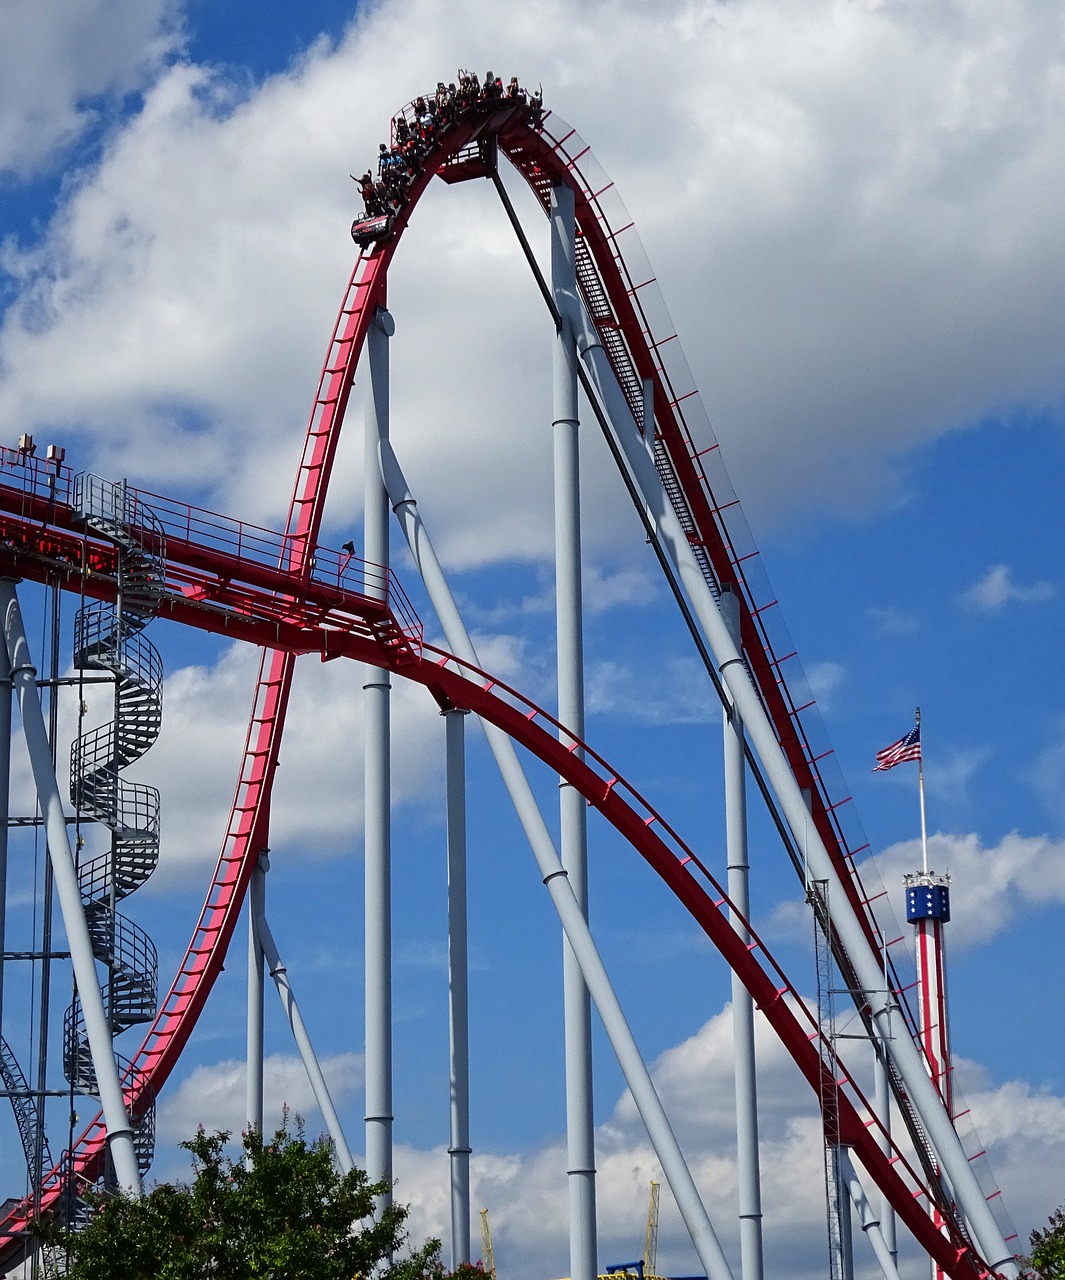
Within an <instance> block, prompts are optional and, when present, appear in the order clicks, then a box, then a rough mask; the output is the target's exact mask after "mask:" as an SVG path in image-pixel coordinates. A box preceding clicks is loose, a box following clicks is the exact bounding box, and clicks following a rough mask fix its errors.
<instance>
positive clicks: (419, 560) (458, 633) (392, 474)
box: [381, 441, 733, 1280]
mask: <svg viewBox="0 0 1065 1280" xmlns="http://www.w3.org/2000/svg"><path fill="white" fill-rule="evenodd" d="M381 470H382V474H383V476H384V478H385V485H386V487H387V489H388V494H389V498H390V500H391V503H392V509H393V510H394V511H395V513H396V516H397V517H398V519H399V522H400V525H401V526H402V528H403V532H404V535H405V536H406V539H407V545H408V546H409V547H410V550H411V554H412V555H413V557H414V562H415V564H416V565H417V567H418V571H419V573H420V574H421V578H422V581H423V583H424V584H425V588H426V591H427V592H428V594H429V598H430V600H431V601H432V604H433V608H434V609H435V610H436V614H437V617H438V618H439V620H440V625H441V626H442V627H443V630H444V635H445V636H446V637H447V642H448V645H449V647H450V649H451V652H452V653H454V654H455V655H456V656H457V657H459V658H461V659H463V661H465V662H470V663H473V664H474V665H479V664H478V662H477V653H476V650H475V649H474V647H473V644H472V643H471V641H470V637H469V634H468V633H467V631H466V627H465V625H464V624H463V621H462V618H461V617H460V615H459V612H458V609H457V608H456V607H455V600H454V597H453V596H452V594H451V590H450V588H449V587H448V584H447V580H446V579H445V577H444V573H443V570H442V569H441V567H440V561H439V560H438V559H437V557H436V552H435V551H434V550H433V545H432V543H431V542H430V540H429V537H428V534H427V533H426V531H425V526H424V524H423V523H422V519H421V516H420V515H419V514H418V507H417V503H416V502H415V500H414V498H413V496H412V495H411V492H410V490H409V488H408V487H407V482H406V480H405V479H404V476H403V472H402V470H401V469H400V466H399V462H398V460H397V459H396V455H395V453H394V452H393V451H392V446H391V445H390V444H389V443H388V441H382V442H381ZM481 723H482V725H483V727H484V733H485V737H486V738H487V740H488V745H489V747H490V748H491V751H492V754H493V756H494V757H495V761H496V765H497V766H498V768H499V772H500V774H501V776H502V778H503V783H504V785H505V786H506V788H507V791H508V793H509V794H510V798H511V802H512V803H513V805H514V809H515V812H516V813H517V815H518V820H519V821H520V822H521V825H522V829H523V830H524V832H525V836H526V838H527V839H528V841H529V845H530V847H531V848H532V852H533V856H534V858H535V859H536V863H537V866H538V867H539V869H540V874H541V876H542V877H543V881H544V884H545V885H546V886H547V891H548V893H549V895H550V897H551V902H552V905H553V906H554V908H555V911H556V912H557V913H558V917H559V920H561V922H562V928H563V929H564V930H565V933H566V937H567V939H568V940H569V943H570V946H571V947H572V948H573V954H574V956H575V957H576V959H577V963H578V964H579V965H580V968H581V973H582V974H583V975H584V980H585V982H586V983H587V984H588V990H589V992H590V993H591V997H592V1000H593V1001H594V1003H595V1007H596V1009H597V1010H598V1012H599V1017H600V1019H601V1020H602V1023H603V1029H604V1030H605V1032H606V1034H607V1038H608V1039H609V1041H610V1044H611V1047H612V1048H613V1050H614V1053H615V1055H616V1056H617V1060H618V1065H619V1066H620V1068H621V1072H622V1074H623V1075H624V1077H625V1083H626V1084H627V1085H628V1087H629V1090H630V1092H631V1093H632V1097H633V1101H634V1102H635V1104H636V1108H637V1110H638V1111H639V1113H640V1117H641V1119H642V1120H643V1123H644V1127H645V1128H646V1130H647V1135H648V1137H649V1139H650V1141H651V1145H652V1146H653V1147H654V1149H655V1154H656V1155H657V1156H658V1159H659V1163H660V1164H661V1165H662V1171H663V1173H664V1174H665V1176H666V1180H667V1181H668V1182H669V1186H670V1189H671V1190H672V1192H673V1198H674V1199H675V1200H676V1202H677V1208H678V1209H679V1210H680V1215H681V1218H682V1219H683V1221H684V1225H685V1227H686V1228H687V1231H688V1235H689V1236H690V1237H691V1241H692V1245H693V1246H694V1248H695V1252H696V1254H697V1255H698V1258H699V1263H700V1265H701V1266H702V1267H703V1269H704V1271H705V1272H706V1275H707V1277H708V1278H709V1280H733V1276H732V1270H731V1268H730V1267H729V1264H728V1260H727V1259H726V1258H725V1255H724V1253H723V1252H722V1249H721V1245H720V1243H719V1242H718V1239H717V1236H716V1235H715V1234H714V1228H713V1227H712V1225H711V1223H710V1219H709V1217H708V1216H707V1213H706V1208H705V1206H704V1205H703V1202H702V1200H701V1199H700V1197H699V1192H698V1190H697V1189H696V1186H695V1183H694V1181H693V1180H692V1176H691V1172H690V1171H689V1169H688V1166H687V1163H686V1162H685V1159H684V1155H683V1153H682V1151H681V1149H680V1144H679V1143H678V1142H677V1138H676V1135H675V1134H674V1132H673V1129H672V1126H671V1125H670V1123H669V1118H668V1117H667V1115H666V1113H665V1110H664V1109H663V1107H662V1101H661V1099H660V1098H659V1096H658V1094H657V1093H656V1092H655V1087H654V1082H653V1081H652V1080H651V1074H650V1072H649V1071H648V1070H647V1064H646V1063H645V1062H644V1060H643V1058H642V1057H641V1055H640V1050H639V1048H638V1047H637V1045H636V1041H635V1039H634V1037H633V1034H632V1029H631V1028H630V1027H629V1024H628V1022H627V1020H626V1018H625V1013H624V1011H623V1009H622V1008H621V1004H620V1002H619V1001H618V998H617V994H616V993H615V991H614V988H613V987H612V986H611V983H610V978H609V977H608V975H607V972H606V969H605V967H604V965H603V961H602V957H601V956H600V955H599V952H598V949H597V948H596V945H595V941H594V939H593V938H592V935H591V931H590V930H589V928H588V921H587V920H586V919H585V917H584V913H583V911H582V910H581V906H580V903H579V902H578V901H577V896H576V894H575V893H574V892H573V886H572V885H571V884H570V882H569V876H568V874H567V873H566V869H565V868H564V867H563V865H562V862H561V860H560V859H559V856H558V853H557V852H556V850H555V846H554V842H553V841H552V839H551V834H550V832H549V831H548V829H547V824H546V823H545V822H544V819H543V815H542V814H541V812H540V810H539V808H538V806H537V804H536V799H535V797H534V796H533V793H532V788H531V787H530V786H529V782H528V779H527V778H526V777H525V773H524V771H523V770H522V767H521V764H520V763H519V761H518V755H517V752H516V751H515V749H514V744H513V743H512V742H511V740H510V738H509V737H507V735H506V734H505V733H504V732H503V731H502V730H501V729H498V728H496V726H495V725H492V724H489V723H488V722H486V721H482V722H481Z"/></svg>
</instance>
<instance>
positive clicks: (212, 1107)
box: [157, 1053, 363, 1176]
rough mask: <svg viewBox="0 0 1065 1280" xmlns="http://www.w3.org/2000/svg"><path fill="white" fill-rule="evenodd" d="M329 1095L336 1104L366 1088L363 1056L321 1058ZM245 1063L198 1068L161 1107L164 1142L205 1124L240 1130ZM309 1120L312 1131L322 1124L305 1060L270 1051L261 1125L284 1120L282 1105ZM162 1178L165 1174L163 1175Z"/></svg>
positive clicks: (186, 1135)
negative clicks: (305, 1067) (364, 1086)
mask: <svg viewBox="0 0 1065 1280" xmlns="http://www.w3.org/2000/svg"><path fill="white" fill-rule="evenodd" d="M320 1065H321V1068H322V1073H323V1075H324V1076H325V1078H326V1084H327V1085H328V1086H329V1095H330V1097H331V1098H332V1100H333V1105H334V1106H336V1107H340V1106H342V1105H343V1104H344V1103H345V1102H346V1101H347V1100H348V1099H350V1098H352V1097H354V1096H356V1095H357V1094H359V1093H360V1092H361V1091H362V1087H363V1063H362V1055H361V1054H357V1053H338V1054H334V1055H332V1056H331V1057H325V1058H322V1059H320ZM246 1080H247V1072H246V1064H245V1063H244V1062H243V1061H237V1060H230V1061H226V1062H217V1063H214V1064H212V1065H211V1066H202V1067H196V1068H195V1069H194V1070H193V1071H191V1072H190V1073H189V1074H188V1075H187V1076H186V1077H185V1079H184V1080H182V1081H181V1083H180V1084H179V1085H178V1086H177V1088H175V1089H171V1090H169V1091H168V1092H167V1093H166V1094H165V1095H164V1097H163V1099H162V1101H161V1103H160V1105H159V1113H158V1121H157V1132H158V1137H159V1141H160V1143H166V1144H170V1145H176V1144H177V1143H179V1142H183V1141H185V1140H186V1139H187V1138H190V1137H191V1136H192V1135H193V1134H194V1133H195V1132H196V1129H197V1126H199V1125H202V1126H203V1128H204V1129H206V1130H207V1131H208V1132H214V1131H215V1130H218V1129H224V1130H226V1132H228V1133H231V1134H239V1133H241V1132H242V1131H243V1130H244V1129H245V1128H246V1127H247V1103H246V1096H245V1086H246ZM284 1107H288V1109H289V1111H290V1112H291V1114H292V1115H293V1116H295V1115H300V1116H302V1117H303V1118H304V1119H305V1120H306V1121H307V1130H308V1133H309V1134H311V1135H312V1136H313V1135H314V1134H316V1133H317V1131H318V1130H317V1129H316V1128H315V1125H317V1126H318V1127H319V1128H321V1126H322V1120H321V1116H320V1114H319V1112H318V1108H317V1106H316V1104H315V1101H314V1093H313V1091H312V1089H311V1086H310V1083H309V1081H308V1080H307V1073H306V1071H305V1070H304V1068H303V1063H302V1062H301V1061H300V1059H299V1058H298V1057H296V1056H295V1055H292V1054H282V1053H272V1054H269V1055H268V1056H267V1057H266V1059H265V1061H264V1062H263V1124H264V1125H265V1127H266V1128H267V1129H270V1128H273V1127H276V1126H278V1125H280V1123H281V1113H282V1108H284ZM160 1176H161V1175H160Z"/></svg>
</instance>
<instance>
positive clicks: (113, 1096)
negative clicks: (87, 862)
mask: <svg viewBox="0 0 1065 1280" xmlns="http://www.w3.org/2000/svg"><path fill="white" fill-rule="evenodd" d="M0 617H2V622H3V633H4V641H5V643H6V645H7V653H8V658H9V660H10V663H11V678H12V680H13V682H14V692H15V696H16V697H17V699H18V704H19V710H20V711H21V713H22V730H23V733H24V734H25V737H26V748H27V750H28V752H29V757H30V768H31V769H32V771H33V781H34V785H35V786H36V788H37V798H38V801H39V802H40V806H41V813H42V814H43V815H44V823H45V832H46V835H47V839H48V857H49V859H50V861H51V864H52V873H53V875H54V877H55V887H56V892H57V893H58V895H59V908H60V910H61V911H62V913H63V926H64V928H65V929H66V933H67V945H68V946H69V947H70V959H71V964H72V965H73V968H74V981H75V982H76V983H77V988H78V996H79V997H80V999H81V1007H82V1011H83V1012H84V1015H85V1034H86V1037H87V1039H88V1042H89V1052H90V1054H91V1055H92V1065H93V1071H94V1072H95V1073H96V1087H97V1088H98V1089H99V1091H100V1105H101V1106H102V1107H103V1113H104V1124H105V1125H106V1128H107V1146H108V1150H109V1151H110V1154H111V1159H112V1161H113V1163H114V1167H115V1177H116V1178H117V1180H118V1185H119V1186H120V1187H121V1188H122V1190H123V1191H125V1192H127V1194H129V1195H132V1196H140V1194H141V1175H140V1169H139V1167H138V1165H137V1152H136V1149H135V1147H134V1144H133V1126H132V1125H131V1124H130V1120H129V1113H128V1112H127V1110H126V1100H125V1098H124V1097H123V1094H122V1085H121V1082H120V1081H119V1078H118V1065H117V1063H116V1062H115V1050H114V1045H113V1044H112V1041H111V1029H110V1027H109V1026H108V1022H107V1014H106V1012H105V1010H104V997H103V992H102V991H101V990H100V981H99V978H98V977H97V973H96V959H95V957H94V956H93V952H92V941H91V939H90V938H89V925H88V922H87V920H86V919H85V908H84V905H83V903H82V900H81V889H80V887H79V885H78V873H77V870H76V868H75V866H74V854H73V852H72V851H71V848H70V835H69V832H68V830H67V820H66V815H65V814H64V812H63V802H62V800H61V799H60V796H59V786H58V784H57V783H56V777H55V767H54V766H53V764H52V752H51V747H50V745H49V742H48V733H47V730H46V729H45V724H44V715H43V713H42V712H41V700H40V695H39V693H38V690H37V668H36V667H35V666H34V665H33V663H32V662H31V660H30V649H29V643H28V642H27V640H26V628H25V626H24V625H23V621H22V611H21V609H20V608H19V603H18V596H17V594H16V592H15V584H14V582H12V581H11V579H10V578H3V579H0Z"/></svg>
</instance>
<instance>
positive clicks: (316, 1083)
mask: <svg viewBox="0 0 1065 1280" xmlns="http://www.w3.org/2000/svg"><path fill="white" fill-rule="evenodd" d="M255 932H256V936H257V937H258V940H259V945H260V946H261V947H262V949H263V955H264V956H265V958H266V964H267V966H268V967H269V969H270V977H271V978H273V980H274V986H275V987H276V988H277V994H278V996H279V998H280V1000H281V1007H282V1008H283V1009H284V1011H285V1017H286V1019H287V1020H288V1025H289V1030H290V1031H291V1032H292V1038H293V1040H295V1042H296V1048H297V1049H298V1050H299V1055H300V1060H301V1061H302V1063H303V1069H304V1071H306V1072H307V1079H308V1081H309V1082H310V1086H311V1092H312V1093H313V1094H314V1100H315V1102H316V1103H317V1104H318V1110H319V1111H320V1112H321V1113H322V1119H323V1120H324V1121H325V1127H326V1132H327V1133H328V1134H329V1136H330V1138H331V1139H332V1141H333V1150H334V1152H335V1154H336V1159H337V1165H338V1166H339V1168H340V1172H341V1173H350V1172H351V1170H352V1169H353V1168H354V1161H353V1160H352V1158H351V1150H350V1148H349V1147H348V1143H347V1139H346V1138H345V1137H344V1130H343V1129H342V1128H341V1127H340V1117H339V1116H338V1115H337V1113H336V1108H335V1107H334V1106H333V1099H332V1097H331V1096H330V1093H329V1086H328V1085H327V1084H326V1082H325V1076H324V1074H323V1073H322V1066H321V1063H320V1062H319V1061H318V1055H317V1054H316V1053H315V1052H314V1046H313V1045H312V1044H311V1037H310V1034H309V1032H308V1031H307V1024H306V1023H305V1022H304V1021H303V1015H302V1014H301V1013H300V1007H299V1004H298V1003H297V1002H296V993H295V991H294V990H293V989H292V983H291V981H290V980H289V976H288V970H287V969H286V968H285V966H284V964H283V963H282V961H281V956H280V954H279V953H278V950H277V943H276V942H275V941H274V935H273V934H272V933H271V931H270V925H269V924H268V923H267V919H266V916H265V915H257V916H256V917H255Z"/></svg>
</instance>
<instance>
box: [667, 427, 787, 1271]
mask: <svg viewBox="0 0 1065 1280" xmlns="http://www.w3.org/2000/svg"><path fill="white" fill-rule="evenodd" d="M645 422H646V420H645ZM644 439H645V440H649V439H653V435H651V436H649V435H648V432H647V429H646V426H645V428H644ZM721 613H722V616H723V617H724V619H725V623H726V625H727V626H728V629H729V633H730V635H731V636H732V638H733V640H735V641H736V642H737V643H738V642H739V634H740V602H739V600H738V599H737V597H736V596H735V595H733V594H732V592H730V591H726V592H723V593H722V596H721ZM722 719H723V722H724V724H723V729H724V755H725V847H726V851H727V858H728V896H729V900H730V902H731V903H732V905H731V907H730V908H729V920H730V922H731V924H732V927H733V929H735V930H736V932H737V933H738V934H739V936H740V937H741V938H742V939H743V941H744V942H750V932H749V931H748V929H747V925H746V923H745V922H746V921H747V920H749V919H750V916H751V895H750V883H749V881H750V862H749V860H748V851H747V782H746V764H745V762H744V757H743V718H742V716H741V715H740V713H739V711H738V710H737V708H736V706H735V704H733V705H732V706H731V707H722ZM732 1038H733V1058H734V1063H735V1078H736V1164H737V1179H738V1182H739V1217H740V1269H741V1271H742V1273H743V1280H762V1277H763V1275H764V1265H763V1254H762V1185H761V1168H760V1164H759V1158H758V1082H757V1076H756V1069H755V1055H754V1000H753V999H752V998H751V993H750V992H749V991H748V990H747V988H746V987H745V986H744V985H743V980H742V979H741V978H740V976H739V975H738V974H737V973H736V971H735V970H733V971H732Z"/></svg>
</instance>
